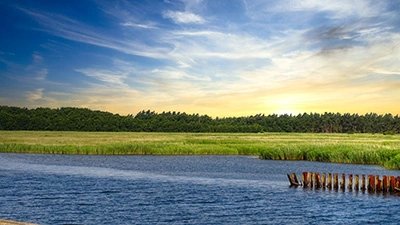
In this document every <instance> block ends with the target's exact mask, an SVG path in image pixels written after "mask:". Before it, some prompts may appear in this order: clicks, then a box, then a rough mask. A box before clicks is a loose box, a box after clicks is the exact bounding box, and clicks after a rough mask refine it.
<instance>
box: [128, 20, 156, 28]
mask: <svg viewBox="0 0 400 225" xmlns="http://www.w3.org/2000/svg"><path fill="white" fill-rule="evenodd" d="M121 26H124V27H135V28H143V29H156V28H157V27H156V26H154V25H152V24H139V23H132V22H124V23H121Z"/></svg>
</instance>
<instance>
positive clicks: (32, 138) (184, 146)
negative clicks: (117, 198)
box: [0, 131, 400, 169]
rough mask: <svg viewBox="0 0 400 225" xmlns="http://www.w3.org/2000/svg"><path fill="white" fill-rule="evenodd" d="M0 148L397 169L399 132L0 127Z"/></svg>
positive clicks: (17, 150) (399, 143)
mask: <svg viewBox="0 0 400 225" xmlns="http://www.w3.org/2000/svg"><path fill="white" fill-rule="evenodd" d="M0 152H9V153H39V154H100V155H102V154H105V155H129V154H136V155H254V156H259V157H260V158H261V159H273V160H309V161H322V162H336V163H357V164H376V165H381V166H384V167H386V168H388V169H400V135H378V134H375V135H373V134H299V133H262V134H221V133H218V134H213V133H200V134H197V133H196V134H194V133H111V132H45V131H0Z"/></svg>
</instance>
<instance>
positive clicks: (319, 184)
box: [315, 173, 322, 188]
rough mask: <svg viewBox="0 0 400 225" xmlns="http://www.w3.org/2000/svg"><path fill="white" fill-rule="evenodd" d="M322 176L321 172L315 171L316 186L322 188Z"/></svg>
mask: <svg viewBox="0 0 400 225" xmlns="http://www.w3.org/2000/svg"><path fill="white" fill-rule="evenodd" d="M321 187H322V185H321V177H320V175H319V173H315V188H321Z"/></svg>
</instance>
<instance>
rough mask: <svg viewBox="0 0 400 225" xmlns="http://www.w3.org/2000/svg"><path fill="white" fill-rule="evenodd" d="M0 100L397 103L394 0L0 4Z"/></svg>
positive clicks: (236, 111)
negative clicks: (1, 32) (0, 17)
mask: <svg viewBox="0 0 400 225" xmlns="http://www.w3.org/2000/svg"><path fill="white" fill-rule="evenodd" d="M0 12H1V14H2V17H3V19H2V20H0V25H1V27H2V29H3V33H4V34H5V35H3V37H2V38H0V105H10V106H17V107H26V108H38V107H47V108H61V107H76V108H88V109H91V110H100V111H106V112H111V113H113V114H120V115H128V114H133V113H135V112H136V113H138V112H141V111H143V110H145V111H147V110H151V111H155V112H157V113H161V112H169V111H170V112H173V111H176V112H185V113H187V114H196V113H198V114H200V115H208V116H211V117H213V118H215V117H240V116H251V115H256V114H265V115H272V114H277V115H284V114H287V115H289V114H292V115H298V114H303V113H319V114H323V113H325V112H328V113H341V114H344V113H350V114H359V115H365V114H367V113H377V114H378V115H384V114H389V113H390V114H392V115H399V114H400V98H399V96H400V68H399V65H400V45H399V44H398V43H400V2H399V1H395V0H385V1H370V0H357V1H351V2H350V1H347V0H340V1H335V2H323V1H295V0H282V1H267V2H265V1H262V0H254V1H250V0H248V1H246V0H237V1H228V0H223V1H206V0H197V1H187V0H181V1H169V0H164V1H162V0H160V1H144V2H142V1H129V0H127V1H122V0H121V1H118V0H117V1H103V0H87V1H76V2H68V3H67V4H66V3H65V2H63V1H37V2H36V1H33V2H27V1H22V0H17V1H15V0H5V1H2V2H1V3H0Z"/></svg>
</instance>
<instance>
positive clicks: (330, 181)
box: [326, 173, 332, 190]
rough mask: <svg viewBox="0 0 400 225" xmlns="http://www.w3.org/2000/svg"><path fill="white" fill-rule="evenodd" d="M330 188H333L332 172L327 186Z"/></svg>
mask: <svg viewBox="0 0 400 225" xmlns="http://www.w3.org/2000/svg"><path fill="white" fill-rule="evenodd" d="M326 187H327V188H328V189H329V190H331V189H332V174H331V173H328V185H327V186H326Z"/></svg>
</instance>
